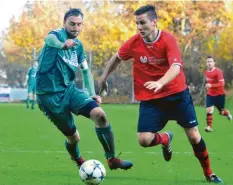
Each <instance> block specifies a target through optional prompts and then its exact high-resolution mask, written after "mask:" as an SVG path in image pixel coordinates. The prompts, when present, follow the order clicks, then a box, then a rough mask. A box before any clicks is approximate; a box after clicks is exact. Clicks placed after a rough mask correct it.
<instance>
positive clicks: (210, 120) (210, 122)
mask: <svg viewBox="0 0 233 185" xmlns="http://www.w3.org/2000/svg"><path fill="white" fill-rule="evenodd" d="M206 122H207V126H210V127H212V122H213V114H211V113H207V115H206Z"/></svg>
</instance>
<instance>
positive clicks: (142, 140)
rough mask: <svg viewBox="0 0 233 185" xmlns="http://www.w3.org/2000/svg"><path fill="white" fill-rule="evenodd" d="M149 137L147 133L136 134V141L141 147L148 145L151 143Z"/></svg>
mask: <svg viewBox="0 0 233 185" xmlns="http://www.w3.org/2000/svg"><path fill="white" fill-rule="evenodd" d="M151 141H152V139H151V137H150V136H149V135H146V134H145V135H144V134H139V135H138V143H139V145H140V146H142V147H148V146H149V145H150V144H151Z"/></svg>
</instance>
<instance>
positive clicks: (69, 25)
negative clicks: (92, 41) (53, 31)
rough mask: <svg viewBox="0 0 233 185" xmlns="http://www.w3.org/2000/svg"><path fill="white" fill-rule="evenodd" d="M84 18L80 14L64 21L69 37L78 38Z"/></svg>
mask: <svg viewBox="0 0 233 185" xmlns="http://www.w3.org/2000/svg"><path fill="white" fill-rule="evenodd" d="M82 25H83V18H82V16H81V15H79V16H70V17H68V18H67V19H66V21H65V22H64V28H65V30H66V32H67V34H68V36H69V38H76V37H77V36H78V35H79V33H80V32H81V30H82Z"/></svg>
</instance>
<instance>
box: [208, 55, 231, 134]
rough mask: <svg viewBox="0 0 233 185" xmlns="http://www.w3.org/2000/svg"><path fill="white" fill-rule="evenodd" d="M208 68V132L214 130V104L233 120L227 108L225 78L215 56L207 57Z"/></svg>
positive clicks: (220, 111) (222, 113)
mask: <svg viewBox="0 0 233 185" xmlns="http://www.w3.org/2000/svg"><path fill="white" fill-rule="evenodd" d="M206 66H207V70H206V71H205V73H204V74H205V78H206V85H205V87H206V89H207V95H206V121H207V127H206V128H205V131H206V132H212V131H213V128H212V122H213V112H214V106H215V107H216V108H217V109H218V111H219V114H220V115H222V116H226V117H227V119H228V120H232V116H231V114H230V112H229V111H228V110H227V109H225V91H224V85H225V83H224V78H223V74H222V71H221V70H220V69H219V68H217V67H215V61H214V59H213V57H211V56H208V57H207V59H206Z"/></svg>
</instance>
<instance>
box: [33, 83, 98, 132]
mask: <svg viewBox="0 0 233 185" xmlns="http://www.w3.org/2000/svg"><path fill="white" fill-rule="evenodd" d="M37 102H38V106H39V108H40V110H41V111H43V113H44V114H45V115H46V116H47V117H48V118H49V119H50V120H51V121H52V122H53V123H54V124H55V125H56V126H57V128H58V129H59V130H60V131H61V132H62V133H63V134H64V135H66V136H71V135H73V134H74V133H75V131H76V127H75V124H74V120H73V116H72V113H73V114H75V115H79V114H81V115H83V116H85V117H90V112H91V110H92V109H93V108H95V107H98V104H97V103H96V102H95V101H94V100H93V99H92V98H91V97H89V96H88V95H87V94H86V93H85V92H84V91H82V90H80V89H78V88H77V87H76V86H75V85H71V86H69V87H68V88H67V89H66V90H65V91H62V92H55V93H47V94H37Z"/></svg>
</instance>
